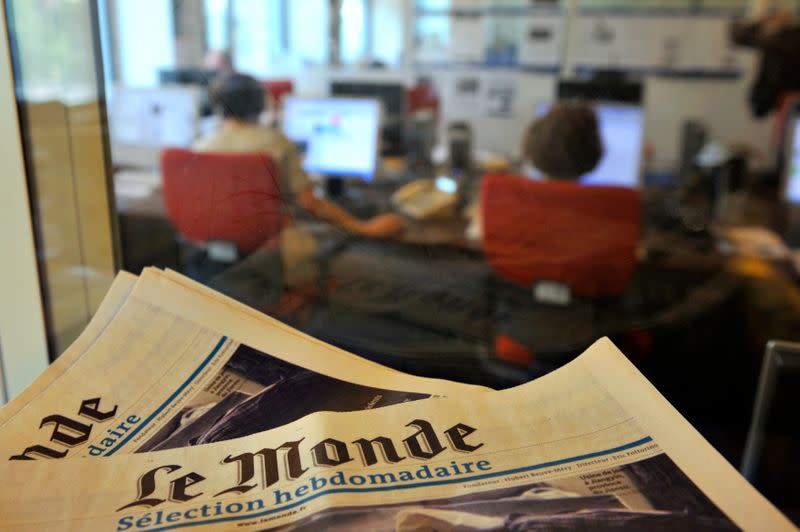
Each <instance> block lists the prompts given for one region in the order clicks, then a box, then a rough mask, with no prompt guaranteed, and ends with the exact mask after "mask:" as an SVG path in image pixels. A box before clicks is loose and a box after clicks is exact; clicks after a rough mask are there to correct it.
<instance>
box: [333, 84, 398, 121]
mask: <svg viewBox="0 0 800 532" xmlns="http://www.w3.org/2000/svg"><path fill="white" fill-rule="evenodd" d="M331 95H332V96H339V97H344V98H374V99H376V100H378V101H379V102H381V104H382V105H383V113H384V116H385V118H386V122H389V123H391V122H393V121H395V120H402V119H403V117H405V113H406V88H405V86H403V85H402V84H400V83H373V82H368V81H333V82H331Z"/></svg>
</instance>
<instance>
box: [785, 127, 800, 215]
mask: <svg viewBox="0 0 800 532" xmlns="http://www.w3.org/2000/svg"><path fill="white" fill-rule="evenodd" d="M787 132H788V136H787V139H786V163H785V170H784V174H785V177H784V182H785V183H786V201H788V202H789V203H791V204H794V205H798V204H800V118H797V117H796V118H794V119H793V121H792V123H791V124H790V125H789V129H788V131H787Z"/></svg>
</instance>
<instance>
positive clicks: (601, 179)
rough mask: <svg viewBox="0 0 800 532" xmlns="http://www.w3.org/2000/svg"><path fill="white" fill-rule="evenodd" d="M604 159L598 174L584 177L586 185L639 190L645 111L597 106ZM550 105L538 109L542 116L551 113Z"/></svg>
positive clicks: (612, 104) (628, 107)
mask: <svg viewBox="0 0 800 532" xmlns="http://www.w3.org/2000/svg"><path fill="white" fill-rule="evenodd" d="M593 107H594V109H595V112H596V113H597V121H598V126H599V128H600V138H601V139H602V142H603V158H602V159H600V162H599V163H598V164H597V166H596V167H595V169H594V170H592V171H591V172H589V173H588V174H585V175H583V176H581V178H580V182H581V183H582V184H585V185H607V186H620V187H628V188H637V187H638V186H639V176H640V173H641V160H642V144H643V139H644V113H643V111H642V109H641V107H638V106H634V105H625V104H615V103H596V104H594V105H593ZM549 108H550V104H547V103H545V104H540V105H539V106H538V107H537V114H538V115H539V116H542V115H544V114H545V113H547V111H548V109H549Z"/></svg>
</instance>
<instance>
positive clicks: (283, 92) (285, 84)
mask: <svg viewBox="0 0 800 532" xmlns="http://www.w3.org/2000/svg"><path fill="white" fill-rule="evenodd" d="M261 86H262V87H264V92H265V93H266V94H267V98H268V99H269V104H270V106H272V108H273V109H275V110H277V109H280V107H281V104H282V103H283V99H284V97H286V96H288V95H290V94H292V93H293V92H294V82H292V80H290V79H274V80H270V81H263V82H261Z"/></svg>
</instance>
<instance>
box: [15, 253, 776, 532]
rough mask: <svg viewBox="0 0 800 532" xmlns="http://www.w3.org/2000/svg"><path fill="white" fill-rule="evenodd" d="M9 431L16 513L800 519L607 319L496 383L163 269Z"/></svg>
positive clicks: (322, 521) (586, 522)
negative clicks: (517, 375) (764, 489)
mask: <svg viewBox="0 0 800 532" xmlns="http://www.w3.org/2000/svg"><path fill="white" fill-rule="evenodd" d="M0 453H2V455H3V457H4V460H3V461H2V465H1V466H0V467H1V468H2V469H0V529H3V530H6V529H7V530H117V531H123V530H132V531H133V530H169V529H179V528H184V527H199V528H202V529H203V530H205V529H209V530H212V529H213V530H216V529H219V530H233V529H236V530H238V529H253V530H265V529H273V528H280V529H288V530H343V531H350V530H403V531H423V530H424V531H434V530H436V531H445V530H458V531H490V530H540V529H541V530H585V529H610V528H613V529H617V528H632V529H638V530H642V529H647V530H665V529H669V530H673V529H678V530H696V529H720V530H727V529H747V530H783V529H792V524H791V523H790V522H789V521H788V520H787V519H786V518H785V517H784V516H783V515H782V514H781V513H780V512H778V511H777V510H776V509H775V508H774V507H773V506H772V505H771V504H770V503H769V502H768V501H767V500H766V499H764V498H763V497H762V496H761V495H760V494H759V493H758V492H756V491H755V490H754V489H753V488H752V487H751V486H750V485H749V484H748V483H747V482H746V481H745V479H744V478H742V477H741V476H740V475H739V474H738V473H737V472H736V471H735V470H734V469H733V468H732V467H731V466H730V465H729V464H728V463H727V462H726V461H725V460H724V459H723V458H722V457H721V456H720V455H719V454H718V453H717V452H716V451H715V450H714V449H713V448H712V447H711V446H710V445H709V444H708V443H707V442H706V441H705V440H704V439H703V438H702V436H700V434H699V433H698V432H697V431H696V430H695V429H694V428H692V427H691V426H690V425H689V424H688V423H687V422H686V421H685V420H684V419H683V418H682V417H681V416H680V415H679V414H678V413H677V412H676V411H675V410H674V409H673V408H672V407H671V406H670V405H669V403H668V402H667V401H666V400H665V399H664V398H663V397H662V396H661V395H659V393H658V392H657V391H656V390H655V388H653V386H652V385H651V384H650V383H649V382H648V381H647V380H646V379H645V378H644V377H643V376H642V375H641V374H640V373H639V372H638V371H637V370H636V369H635V368H634V367H633V366H632V365H631V364H630V363H629V362H628V361H627V359H626V358H625V357H624V356H623V355H622V354H621V353H620V352H619V351H618V350H617V349H616V348H615V347H614V345H613V344H612V343H611V342H610V341H608V340H605V339H603V340H599V341H598V342H597V343H596V344H595V345H593V346H592V347H591V348H590V349H589V350H588V351H587V352H586V353H584V354H583V355H581V356H580V357H579V358H577V359H576V360H574V361H573V362H571V363H569V364H568V365H566V366H565V367H563V368H562V369H559V370H557V371H555V372H553V373H551V374H549V375H547V376H545V377H542V378H540V379H538V380H536V381H533V382H531V383H529V384H525V385H523V386H519V387H517V388H513V389H509V390H504V391H492V390H489V389H485V388H481V387H476V386H469V385H465V384H459V383H455V382H448V381H442V380H434V379H426V378H420V377H414V376H411V375H406V374H403V373H400V372H397V371H395V370H392V369H389V368H386V367H383V366H380V365H378V364H375V363H373V362H369V361H367V360H364V359H362V358H359V357H357V356H355V355H352V354H350V353H347V352H345V351H342V350H341V349H337V348H335V347H332V346H330V345H327V344H325V343H323V342H321V341H319V340H316V339H314V338H312V337H309V336H307V335H305V334H303V333H300V332H298V331H296V330H294V329H292V328H290V327H288V326H286V325H284V324H282V323H280V322H278V321H276V320H274V319H272V318H269V317H267V316H265V315H263V314H260V313H258V312H256V311H255V310H253V309H251V308H249V307H246V306H244V305H241V304H239V303H237V302H235V301H233V300H231V299H229V298H227V297H225V296H223V295H221V294H218V293H216V292H214V291H212V290H210V289H208V288H206V287H204V286H202V285H199V284H197V283H194V282H193V281H190V280H188V279H187V278H185V277H183V276H181V275H179V274H177V273H174V272H170V271H166V272H164V271H160V270H156V269H147V270H145V271H144V272H143V274H142V275H141V276H140V277H138V278H137V277H135V276H132V275H129V274H120V275H119V277H118V278H117V279H116V280H115V282H114V284H113V286H112V287H111V289H110V291H109V293H108V295H107V296H106V298H105V300H104V302H103V304H102V306H101V307H100V309H99V310H98V311H97V313H96V315H95V316H94V318H93V319H92V321H91V322H90V323H89V325H88V326H87V327H86V330H85V331H84V332H83V334H82V335H81V336H80V337H79V338H78V339H77V340H76V341H75V342H74V343H73V344H72V345H71V346H70V347H69V349H67V350H66V351H65V352H64V353H63V354H62V355H61V356H60V357H59V358H58V359H56V361H55V362H54V363H53V364H52V365H51V366H50V367H49V368H48V369H47V370H46V371H45V372H44V373H42V374H41V375H40V376H39V377H38V378H37V379H36V380H35V381H34V382H33V383H32V384H31V385H30V386H29V387H28V388H27V389H25V390H24V391H23V392H22V393H21V394H19V396H17V397H15V398H14V399H13V400H12V401H11V402H10V403H9V404H8V405H6V406H5V407H4V408H3V409H2V410H0Z"/></svg>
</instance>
